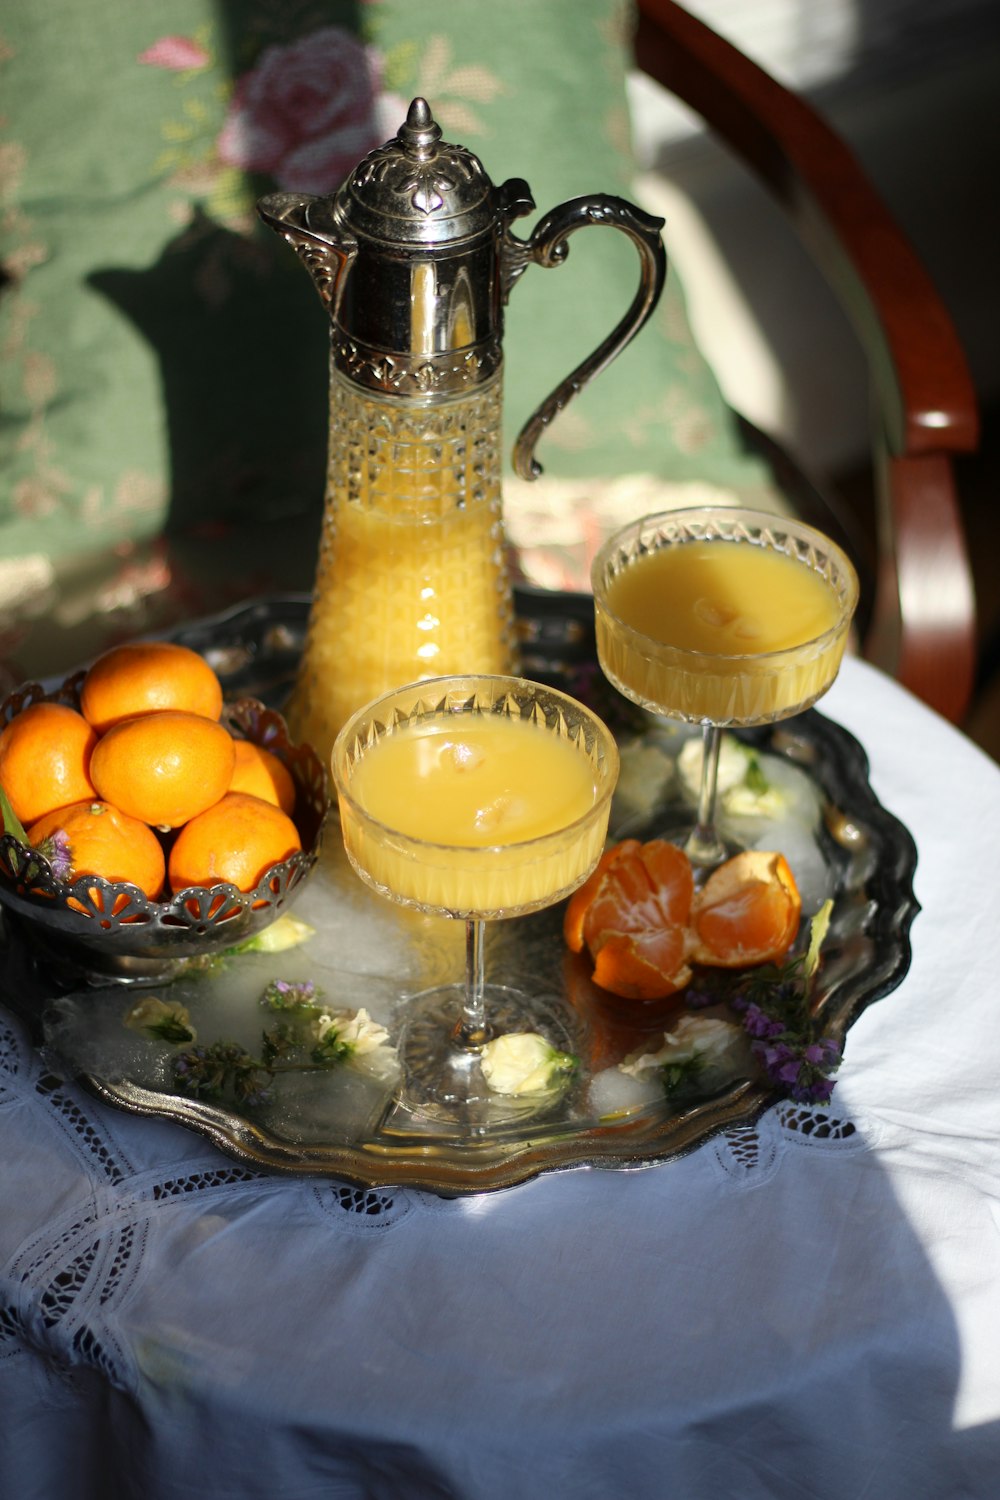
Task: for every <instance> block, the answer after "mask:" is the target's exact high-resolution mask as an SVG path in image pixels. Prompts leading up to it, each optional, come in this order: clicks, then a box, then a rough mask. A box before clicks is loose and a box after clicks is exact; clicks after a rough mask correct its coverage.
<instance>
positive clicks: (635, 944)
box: [593, 928, 691, 1000]
mask: <svg viewBox="0 0 1000 1500" xmlns="http://www.w3.org/2000/svg"><path fill="white" fill-rule="evenodd" d="M684 949H685V934H684V932H683V929H681V928H672V929H670V930H661V931H659V932H657V931H648V932H640V933H634V932H613V933H605V934H604V937H603V941H602V943H601V946H600V948H599V949H598V951H597V956H596V959H595V963H594V974H593V978H594V983H595V984H599V985H600V987H601V989H604V990H608V991H610V993H611V994H613V995H620V996H622V998H623V999H628V1000H664V999H666V998H667V996H668V995H674V994H676V993H677V991H678V990H681V989H683V988H684V986H685V985H686V984H687V983H688V981H689V980H690V978H691V970H690V968H689V967H688V966H687V964H686V963H685V961H684Z"/></svg>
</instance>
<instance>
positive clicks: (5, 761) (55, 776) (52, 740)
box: [0, 703, 97, 826]
mask: <svg viewBox="0 0 1000 1500" xmlns="http://www.w3.org/2000/svg"><path fill="white" fill-rule="evenodd" d="M96 743H97V735H96V734H95V732H94V730H93V729H92V728H91V726H90V725H89V724H88V723H87V721H86V720H85V719H84V718H83V717H82V716H81V715H80V714H78V713H77V712H76V710H75V709H72V708H69V707H67V706H66V705H65V704H62V703H33V704H31V705H30V706H29V707H28V708H25V709H23V710H22V711H21V713H19V714H18V715H17V716H16V718H13V719H11V721H10V723H9V724H8V725H7V726H6V728H5V729H4V730H3V733H2V734H0V784H2V786H3V789H4V791H5V792H6V793H7V796H8V798H9V799H10V805H11V807H12V808H13V810H14V813H15V815H16V816H17V817H18V818H19V819H20V821H21V823H22V824H24V825H25V826H27V824H29V823H32V822H34V821H35V820H36V819H37V818H41V817H44V815H45V814H46V813H47V812H51V811H52V809H53V808H58V807H68V806H69V805H70V804H71V803H73V802H80V801H82V800H83V799H84V798H86V797H94V796H96V789H95V787H94V784H93V782H92V781H91V778H90V774H89V768H90V760H91V754H92V752H93V748H94V746H95V744H96Z"/></svg>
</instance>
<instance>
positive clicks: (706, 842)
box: [684, 724, 726, 869]
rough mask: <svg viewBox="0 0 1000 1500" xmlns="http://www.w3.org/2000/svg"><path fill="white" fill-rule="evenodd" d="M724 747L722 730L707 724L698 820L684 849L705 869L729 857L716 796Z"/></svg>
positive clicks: (691, 859) (704, 735) (689, 856)
mask: <svg viewBox="0 0 1000 1500" xmlns="http://www.w3.org/2000/svg"><path fill="white" fill-rule="evenodd" d="M721 744H722V730H721V729H720V728H719V726H718V725H717V724H706V725H705V727H704V729H703V730H702V753H701V785H700V787H699V789H698V821H697V822H696V823H695V825H694V828H693V829H692V831H691V835H690V837H689V838H688V841H687V843H686V845H685V846H684V847H685V852H686V854H687V856H688V859H690V861H691V863H692V864H693V865H697V866H700V867H701V868H703V869H704V868H706V867H711V866H712V865H718V864H721V863H722V861H723V860H724V859H725V857H726V846H725V844H724V843H723V842H722V840H721V839H720V837H719V835H718V833H717V832H716V828H715V796H716V791H717V788H718V784H719V748H720V746H721Z"/></svg>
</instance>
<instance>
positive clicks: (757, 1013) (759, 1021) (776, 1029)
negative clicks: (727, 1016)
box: [743, 1001, 785, 1037]
mask: <svg viewBox="0 0 1000 1500" xmlns="http://www.w3.org/2000/svg"><path fill="white" fill-rule="evenodd" d="M743 1029H744V1031H745V1032H746V1034H747V1036H755V1037H771V1036H780V1035H781V1033H782V1032H783V1031H784V1029H785V1023H784V1021H776V1020H775V1019H774V1017H773V1016H769V1015H768V1014H767V1012H766V1011H763V1010H761V1008H760V1006H759V1005H757V1004H755V1003H754V1002H753V1001H751V1002H750V1004H749V1005H748V1006H747V1007H746V1010H745V1011H744V1013H743Z"/></svg>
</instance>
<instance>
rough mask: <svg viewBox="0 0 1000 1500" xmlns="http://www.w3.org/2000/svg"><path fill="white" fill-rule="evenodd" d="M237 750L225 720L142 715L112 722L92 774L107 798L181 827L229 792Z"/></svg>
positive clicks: (159, 823) (149, 819) (159, 824)
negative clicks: (224, 725) (118, 722)
mask: <svg viewBox="0 0 1000 1500" xmlns="http://www.w3.org/2000/svg"><path fill="white" fill-rule="evenodd" d="M235 759H236V751H235V748H234V744H233V738H232V735H231V734H230V733H229V731H228V729H225V728H224V727H223V726H222V725H221V724H217V723H214V722H213V721H212V720H211V719H207V718H203V717H202V716H201V715H199V714H190V713H180V712H172V711H170V710H167V711H165V712H163V713H154V714H142V715H140V716H139V717H138V718H134V719H125V720H123V721H122V722H121V723H120V724H115V725H113V726H112V727H111V728H110V729H109V730H108V731H107V732H106V733H105V734H104V735H102V736H101V738H100V739H99V740H98V742H97V744H96V745H95V747H94V751H93V754H92V755H91V758H90V774H91V779H92V780H93V783H94V786H95V787H96V788H97V791H98V792H99V794H100V795H101V797H103V798H104V799H105V800H106V801H108V802H112V803H114V805H115V806H116V807H120V808H121V809H122V811H123V812H127V813H129V814H130V815H131V816H132V817H134V818H138V819H140V820H141V821H142V822H143V823H149V824H151V825H152V826H153V827H154V828H179V827H181V825H182V824H184V823H187V822H188V821H189V820H190V819H191V818H194V817H197V816H198V814H199V813H202V812H204V811H205V810H206V809H207V808H209V807H211V806H212V805H213V804H214V803H216V802H218V801H219V799H220V798H221V797H223V796H225V794H226V792H227V790H228V788H229V784H230V782H231V781H232V776H233V765H234V763H235Z"/></svg>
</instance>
